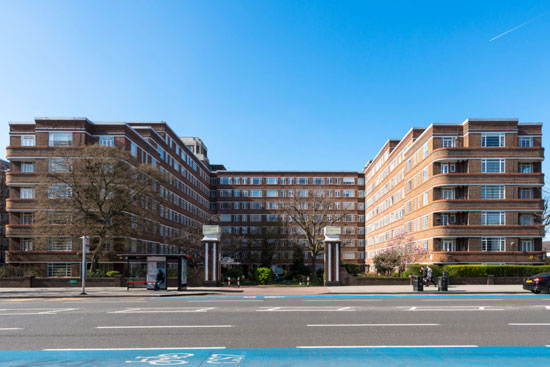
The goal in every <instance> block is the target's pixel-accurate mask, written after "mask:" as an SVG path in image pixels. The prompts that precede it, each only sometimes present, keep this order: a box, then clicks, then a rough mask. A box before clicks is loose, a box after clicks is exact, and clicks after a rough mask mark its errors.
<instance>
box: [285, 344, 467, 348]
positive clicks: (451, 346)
mask: <svg viewBox="0 0 550 367" xmlns="http://www.w3.org/2000/svg"><path fill="white" fill-rule="evenodd" d="M477 347H478V346H477V345H306V346H297V347H296V348H300V349H340V348H477Z"/></svg>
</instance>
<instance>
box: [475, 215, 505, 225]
mask: <svg viewBox="0 0 550 367" xmlns="http://www.w3.org/2000/svg"><path fill="white" fill-rule="evenodd" d="M505 221H506V219H505V213H504V212H481V224H483V225H485V226H502V225H504V224H506V223H505Z"/></svg>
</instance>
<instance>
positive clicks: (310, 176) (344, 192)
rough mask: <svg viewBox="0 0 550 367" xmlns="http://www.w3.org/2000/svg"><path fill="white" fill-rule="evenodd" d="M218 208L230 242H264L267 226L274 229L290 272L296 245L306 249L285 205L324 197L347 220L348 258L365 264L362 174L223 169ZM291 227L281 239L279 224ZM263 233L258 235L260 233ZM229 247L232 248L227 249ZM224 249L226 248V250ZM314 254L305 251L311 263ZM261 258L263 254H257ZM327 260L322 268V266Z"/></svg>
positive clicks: (278, 256)
mask: <svg viewBox="0 0 550 367" xmlns="http://www.w3.org/2000/svg"><path fill="white" fill-rule="evenodd" d="M217 177H218V188H217V189H218V190H217V193H218V194H217V209H218V213H219V218H220V225H221V226H222V230H223V232H224V234H226V238H237V241H238V240H239V239H244V242H245V243H247V242H248V243H250V242H254V241H255V240H259V239H263V238H262V237H265V235H261V234H260V232H261V228H262V227H263V228H265V227H269V226H271V227H273V228H274V230H272V231H271V232H268V233H272V234H273V236H272V237H274V238H270V239H269V241H270V243H272V245H273V246H274V247H275V248H276V249H277V250H276V251H275V254H274V260H275V262H276V263H277V264H278V265H279V266H282V267H284V268H288V267H289V265H290V264H291V263H292V256H293V248H294V246H295V245H296V244H298V245H300V244H301V245H302V246H305V244H306V243H305V240H304V239H303V238H300V236H299V230H297V228H296V226H295V225H292V223H289V222H288V220H289V218H288V215H287V214H286V212H285V210H284V206H285V205H286V204H288V203H289V202H291V201H292V200H293V199H292V198H293V197H294V195H297V196H302V197H307V196H308V195H310V196H311V195H316V194H317V195H324V196H325V197H326V198H327V199H328V200H330V201H331V202H332V203H333V204H334V206H333V210H331V211H330V214H328V215H334V216H335V218H338V219H341V220H339V221H338V223H335V225H339V226H342V246H343V247H342V260H343V261H344V262H350V263H358V264H362V263H363V261H364V251H365V246H364V242H365V235H364V228H365V225H364V209H365V201H364V176H363V175H362V174H361V173H358V172H258V171H243V172H233V171H232V172H229V171H218V172H217ZM279 221H281V222H283V223H285V224H288V225H289V226H288V227H289V228H286V229H283V230H284V231H285V233H286V234H287V235H285V236H282V238H276V237H277V236H276V233H277V229H276V228H277V222H279ZM256 234H257V235H256ZM226 247H229V248H230V246H226ZM222 248H223V247H222ZM308 255H309V254H308V253H307V252H306V253H305V256H306V261H309V260H307V259H308ZM247 256H250V254H247V253H242V252H237V253H236V254H235V261H237V262H245V263H246V260H247V258H246V257H247ZM256 256H259V253H256ZM321 260H322V256H321V257H320V259H319V260H318V265H317V266H321V264H322V261H321Z"/></svg>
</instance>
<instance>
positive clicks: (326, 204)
mask: <svg viewBox="0 0 550 367" xmlns="http://www.w3.org/2000/svg"><path fill="white" fill-rule="evenodd" d="M289 193H292V194H291V195H289V196H290V197H289V201H288V202H287V203H285V205H284V208H283V212H284V213H285V214H286V216H287V219H288V222H289V223H288V224H289V225H290V226H294V227H296V229H297V230H296V235H297V237H298V238H302V239H304V240H305V241H306V247H307V248H306V251H307V252H308V253H309V255H310V258H311V269H312V279H313V280H315V279H316V277H317V275H316V273H315V260H316V258H317V256H318V255H320V254H322V252H323V249H324V246H323V244H324V242H323V240H324V235H323V228H325V227H326V226H332V225H335V224H336V223H339V222H341V221H342V219H343V218H344V214H337V212H336V210H338V209H343V208H337V205H342V204H339V203H337V202H335V201H334V200H332V198H330V197H328V196H327V195H326V192H325V191H322V190H319V191H317V190H315V191H312V190H306V189H301V188H299V187H296V188H295V189H294V190H289Z"/></svg>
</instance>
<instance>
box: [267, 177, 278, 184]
mask: <svg viewBox="0 0 550 367" xmlns="http://www.w3.org/2000/svg"><path fill="white" fill-rule="evenodd" d="M277 182H278V180H277V177H268V178H266V183H267V184H268V185H277Z"/></svg>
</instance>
